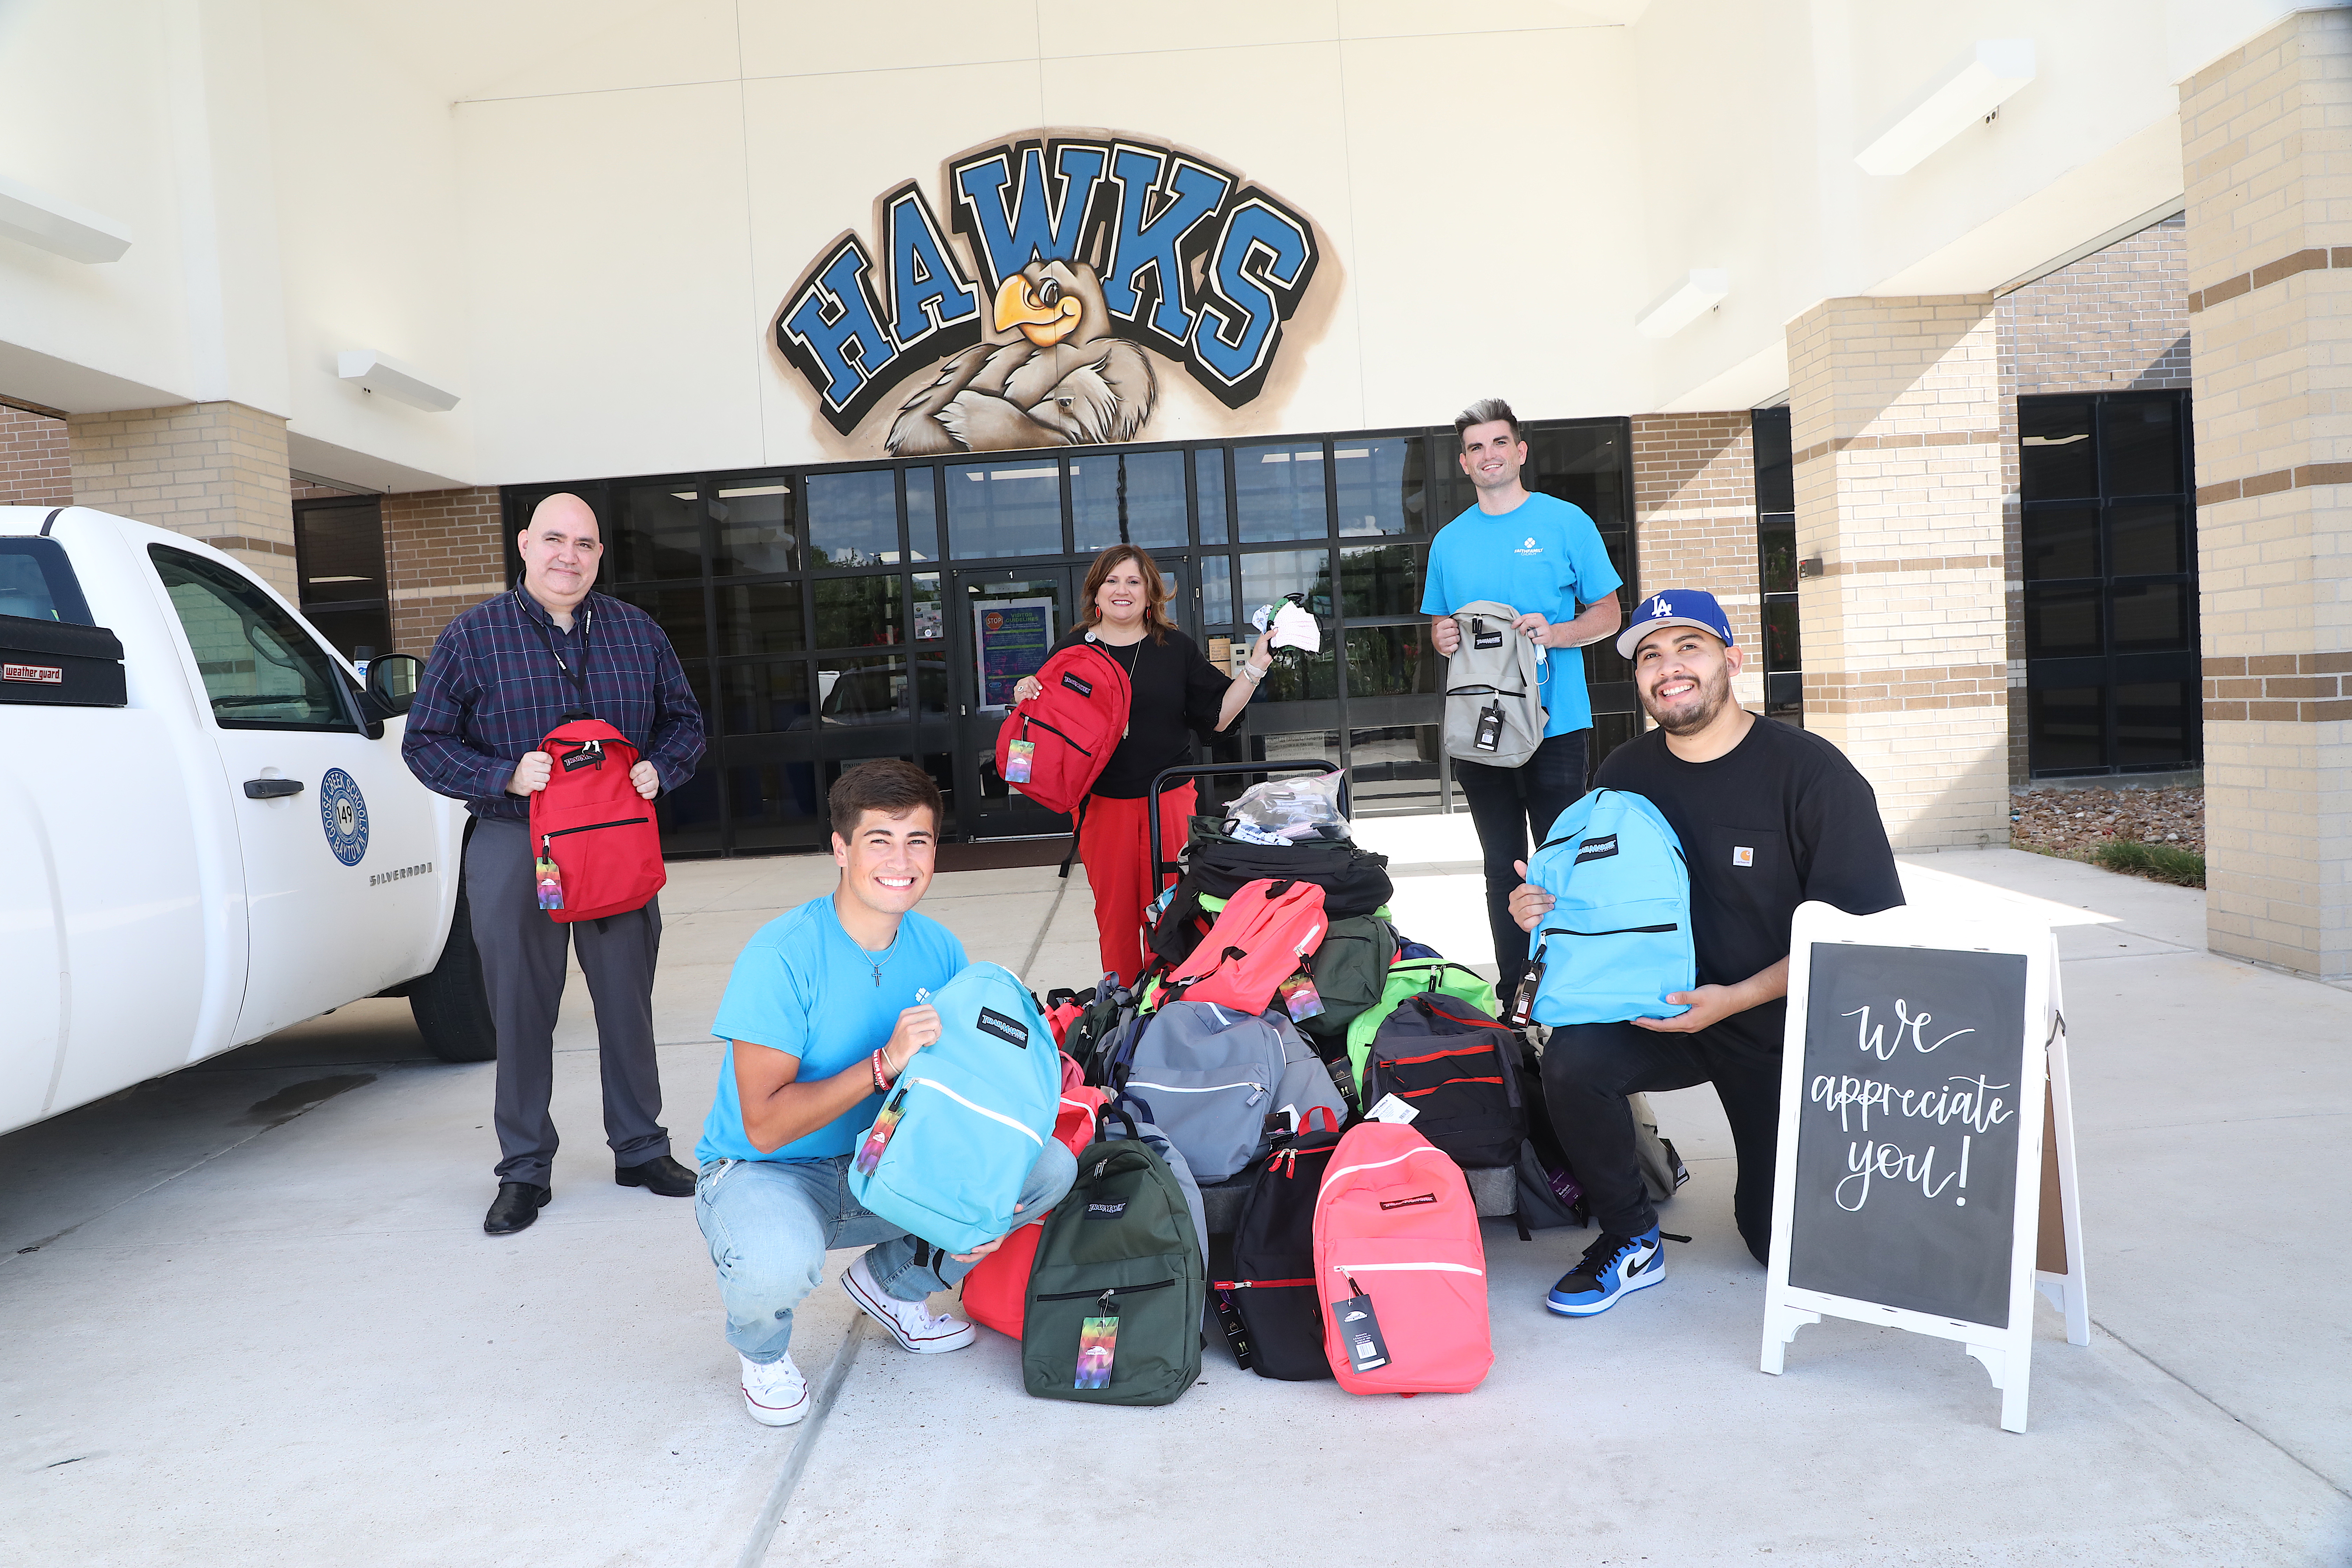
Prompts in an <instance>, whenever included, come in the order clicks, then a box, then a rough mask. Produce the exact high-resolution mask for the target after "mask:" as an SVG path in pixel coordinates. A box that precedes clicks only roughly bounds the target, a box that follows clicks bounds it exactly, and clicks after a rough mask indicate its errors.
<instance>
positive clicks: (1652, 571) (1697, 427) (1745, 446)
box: [1633, 408, 1764, 708]
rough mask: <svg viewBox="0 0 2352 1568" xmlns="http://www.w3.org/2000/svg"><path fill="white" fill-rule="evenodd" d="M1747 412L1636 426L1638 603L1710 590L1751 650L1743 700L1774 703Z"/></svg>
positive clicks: (1642, 421) (1649, 419) (1665, 418)
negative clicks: (1767, 676)
mask: <svg viewBox="0 0 2352 1568" xmlns="http://www.w3.org/2000/svg"><path fill="white" fill-rule="evenodd" d="M1749 426H1750V421H1749V418H1748V411H1747V410H1746V409H1744V408H1740V409H1733V410H1730V411H1728V412H1726V413H1720V414H1643V415H1640V416H1636V417H1635V418H1634V420H1633V530H1634V559H1635V561H1636V563H1637V574H1638V575H1639V577H1640V579H1641V581H1640V582H1638V583H1636V584H1634V589H1635V592H1636V595H1637V596H1638V595H1641V594H1648V593H1654V592H1656V591H1657V590H1659V589H1661V588H1704V589H1706V591H1707V592H1708V593H1710V594H1713V595H1715V596H1716V598H1717V601H1718V602H1719V603H1721V605H1723V609H1724V613H1725V614H1726V615H1727V616H1730V617H1731V635H1732V637H1733V639H1734V640H1735V641H1736V642H1738V644H1739V645H1740V646H1741V647H1744V648H1746V649H1747V650H1748V661H1749V664H1748V669H1747V670H1746V671H1744V672H1742V674H1741V675H1740V677H1739V679H1738V683H1737V691H1738V699H1739V700H1740V702H1741V703H1742V704H1743V705H1745V706H1747V707H1749V708H1757V707H1761V706H1762V705H1763V701H1764V676H1763V668H1764V666H1763V627H1762V621H1761V615H1762V608H1761V606H1762V600H1761V598H1760V596H1759V592H1758V589H1759V584H1758V578H1757V571H1758V567H1757V561H1756V443H1755V438H1754V437H1753V436H1752V435H1751V434H1750V429H1749Z"/></svg>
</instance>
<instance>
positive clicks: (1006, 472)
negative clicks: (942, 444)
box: [946, 461, 1062, 561]
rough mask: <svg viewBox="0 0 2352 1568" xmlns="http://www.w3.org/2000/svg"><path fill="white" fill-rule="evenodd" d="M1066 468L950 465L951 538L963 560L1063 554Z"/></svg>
mask: <svg viewBox="0 0 2352 1568" xmlns="http://www.w3.org/2000/svg"><path fill="white" fill-rule="evenodd" d="M1061 476H1062V466H1061V464H1059V463H1056V462H1050V461H1048V462H1043V463H1035V462H1031V463H1007V462H996V463H955V464H950V465H949V467H948V469H947V475H946V483H947V487H948V541H949V542H950V544H951V545H952V546H953V547H954V550H955V555H956V559H958V560H959V561H980V560H985V559H987V558H989V557H991V556H997V555H1059V554H1061V553H1062V485H1061Z"/></svg>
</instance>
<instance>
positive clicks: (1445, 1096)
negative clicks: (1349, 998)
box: [1364, 991, 1528, 1167]
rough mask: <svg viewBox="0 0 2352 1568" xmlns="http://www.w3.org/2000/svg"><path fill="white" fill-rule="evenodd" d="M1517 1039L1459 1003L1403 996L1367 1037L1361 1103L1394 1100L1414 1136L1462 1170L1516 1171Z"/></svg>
mask: <svg viewBox="0 0 2352 1568" xmlns="http://www.w3.org/2000/svg"><path fill="white" fill-rule="evenodd" d="M1518 1058H1519V1041H1518V1037H1517V1036H1516V1035H1514V1034H1512V1033H1511V1031H1510V1030H1508V1029H1507V1028H1505V1027H1504V1026H1502V1025H1500V1024H1498V1023H1496V1021H1495V1020H1494V1019H1493V1018H1491V1017H1489V1016H1486V1014H1485V1013H1482V1012H1480V1011H1479V1010H1478V1009H1477V1008H1475V1007H1474V1006H1472V1005H1470V1004H1469V1003H1467V1002H1465V1001H1463V1000H1462V999H1461V998H1460V997H1458V996H1447V995H1444V994H1440V993H1436V992H1427V991H1424V992H1421V993H1419V994H1415V995H1413V996H1411V997H1408V998H1407V999H1406V1000H1405V1001H1404V1002H1403V1003H1402V1005H1399V1006H1398V1008H1397V1010H1396V1011H1395V1012H1393V1013H1391V1014H1390V1015H1389V1016H1388V1018H1387V1021H1385V1022H1384V1023H1382V1024H1381V1030H1380V1033H1379V1034H1377V1035H1375V1036H1373V1037H1372V1051H1371V1059H1370V1061H1369V1062H1368V1063H1367V1064H1366V1066H1365V1069H1364V1104H1365V1106H1366V1108H1367V1109H1369V1108H1370V1107H1372V1106H1376V1105H1378V1104H1380V1102H1381V1099H1382V1098H1383V1097H1384V1096H1387V1095H1391V1094H1393V1095H1395V1096H1396V1097H1397V1098H1398V1099H1399V1100H1403V1101H1404V1102H1405V1103H1406V1104H1407V1105H1410V1106H1412V1108H1413V1109H1414V1110H1417V1111H1419V1112H1420V1114H1419V1115H1417V1116H1415V1117H1414V1118H1413V1120H1412V1130H1413V1131H1415V1132H1418V1133H1420V1134H1421V1135H1422V1136H1423V1137H1424V1138H1426V1139H1428V1140H1429V1141H1430V1142H1432V1143H1434V1144H1435V1145H1437V1147H1438V1148H1439V1149H1441V1150H1443V1151H1444V1152H1446V1153H1447V1154H1450V1155H1452V1156H1453V1158H1454V1163H1455V1164H1457V1165H1462V1166H1465V1167H1476V1166H1493V1165H1516V1164H1517V1163H1518V1159H1519V1145H1520V1144H1521V1143H1522V1142H1525V1141H1526V1139H1527V1136H1528V1113H1527V1104H1526V1102H1525V1101H1524V1100H1522V1099H1521V1098H1520V1095H1519V1060H1518Z"/></svg>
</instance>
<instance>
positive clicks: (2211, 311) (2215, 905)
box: [2180, 10, 2352, 980]
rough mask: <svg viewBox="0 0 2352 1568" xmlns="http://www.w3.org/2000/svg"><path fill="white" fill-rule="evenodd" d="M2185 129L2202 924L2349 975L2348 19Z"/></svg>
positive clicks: (2206, 105) (2265, 61)
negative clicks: (2200, 677) (2199, 651)
mask: <svg viewBox="0 0 2352 1568" xmlns="http://www.w3.org/2000/svg"><path fill="white" fill-rule="evenodd" d="M2180 121H2181V140H2182V159H2183V163H2184V166H2185V169H2186V173H2187V175H2188V185H2189V190H2188V202H2189V228H2188V241H2189V258H2188V261H2189V277H2188V283H2189V289H2190V297H2189V303H2190V306H2191V310H2192V314H2191V317H2190V321H2191V331H2192V333H2193V336H2194V339H2195V342H2196V350H2197V354H2196V362H2195V364H2194V367H2193V380H2192V385H2193V387H2194V398H2195V410H2196V424H2197V431H2196V436H2197V479H2198V497H2197V499H2198V520H2197V527H2198V551H2197V556H2198V572H2199V576H2200V609H2201V614H2202V619H2203V631H2204V648H2203V651H2204V657H2205V674H2206V678H2207V685H2206V700H2207V701H2206V714H2205V784H2206V791H2205V825H2206V904H2205V910H2206V937H2207V940H2208V941H2209V942H2210V943H2211V945H2212V946H2213V948H2214V949H2215V950H2216V951H2218V952H2228V953H2232V954H2236V955H2238V956H2241V957H2245V958H2251V959H2254V960H2257V961H2260V962H2263V963H2275V964H2278V965H2280V966H2282V967H2284V968H2287V969H2292V970H2296V971H2299V972H2301V973H2311V974H2318V975H2322V976H2325V977H2326V978H2329V979H2337V980H2341V979H2347V978H2352V887H2348V886H2347V874H2346V873H2347V867H2348V866H2352V718H2347V713H2346V709H2345V706H2344V702H2343V700H2342V693H2341V676H2342V674H2343V673H2344V672H2346V671H2347V669H2352V659H2347V657H2346V655H2347V652H2352V13H2347V12H2346V11H2343V10H2327V11H2305V12H2299V13H2297V14H2296V15H2294V16H2290V17H2288V18H2287V19H2286V20H2284V21H2283V22H2281V23H2280V24H2279V25H2278V26H2275V27H2273V28H2272V29H2271V30H2270V32H2268V33H2266V34H2264V35H2263V37H2260V38H2257V39H2255V40H2254V41H2253V42H2252V43H2250V44H2248V45H2247V46H2246V47H2244V48H2242V49H2239V50H2236V51H2234V52H2233V53H2231V54H2229V55H2226V56H2224V57H2222V58H2221V59H2219V60H2216V61H2215V62H2213V63H2212V64H2211V65H2210V66H2208V67H2207V68H2205V69H2203V70H2201V71H2200V72H2198V73H2197V74H2196V75H2195V76H2193V77H2191V78H2189V80H2188V81H2186V82H2184V83H2183V84H2182V85H2181V89H2180ZM2339 255H2340V256H2342V257H2343V258H2344V259H2343V261H2342V262H2339V260H2338V257H2339Z"/></svg>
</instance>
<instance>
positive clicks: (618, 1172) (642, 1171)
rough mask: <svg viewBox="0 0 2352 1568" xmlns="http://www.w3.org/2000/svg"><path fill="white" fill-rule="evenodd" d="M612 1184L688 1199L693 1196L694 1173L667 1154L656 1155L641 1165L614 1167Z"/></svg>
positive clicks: (668, 1196) (667, 1196)
mask: <svg viewBox="0 0 2352 1568" xmlns="http://www.w3.org/2000/svg"><path fill="white" fill-rule="evenodd" d="M613 1182H614V1185H616V1186H623V1187H644V1188H646V1189H647V1190H649V1191H652V1192H656V1193H659V1194H661V1195H662V1196H664V1197H666V1198H690V1197H692V1196H693V1195H694V1173H693V1172H692V1171H689V1170H688V1169H687V1168H686V1167H685V1166H684V1165H681V1164H679V1163H677V1161H675V1160H673V1159H671V1158H670V1157H669V1156H668V1155H667V1154H656V1155H655V1156H654V1157H653V1158H652V1159H650V1160H647V1161H646V1163H644V1164H642V1165H615V1166H614V1167H613Z"/></svg>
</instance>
